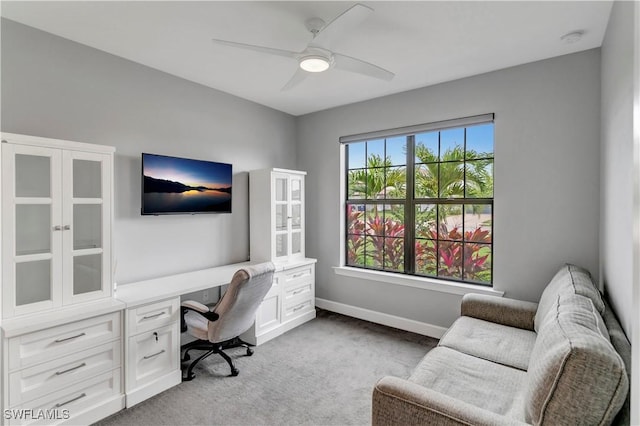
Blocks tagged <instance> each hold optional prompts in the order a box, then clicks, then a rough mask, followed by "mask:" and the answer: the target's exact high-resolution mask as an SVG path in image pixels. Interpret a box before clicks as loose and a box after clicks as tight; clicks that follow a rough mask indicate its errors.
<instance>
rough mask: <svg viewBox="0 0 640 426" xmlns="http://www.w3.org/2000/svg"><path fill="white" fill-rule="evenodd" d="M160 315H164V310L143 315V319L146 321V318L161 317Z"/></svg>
mask: <svg viewBox="0 0 640 426" xmlns="http://www.w3.org/2000/svg"><path fill="white" fill-rule="evenodd" d="M160 315H164V311H162V312H158V313H157V314H153V315H147V316H144V317H142V320H143V321H144V320H148V319H153V318H156V317H159V316H160Z"/></svg>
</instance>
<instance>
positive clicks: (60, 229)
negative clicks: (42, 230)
mask: <svg viewBox="0 0 640 426" xmlns="http://www.w3.org/2000/svg"><path fill="white" fill-rule="evenodd" d="M53 230H54V231H62V226H60V225H56V226H54V227H53Z"/></svg>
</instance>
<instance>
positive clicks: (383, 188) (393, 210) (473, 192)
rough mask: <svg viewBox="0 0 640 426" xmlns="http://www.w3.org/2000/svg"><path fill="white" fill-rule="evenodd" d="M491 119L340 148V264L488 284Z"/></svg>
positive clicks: (490, 267)
mask: <svg viewBox="0 0 640 426" xmlns="http://www.w3.org/2000/svg"><path fill="white" fill-rule="evenodd" d="M493 142H494V124H493V122H489V123H481V124H474V125H469V126H466V127H455V128H446V129H440V130H433V131H428V132H425V133H419V134H410V135H406V136H405V135H403V136H394V137H387V138H382V139H375V140H366V141H358V142H349V143H347V144H346V151H345V152H346V160H347V161H346V178H347V179H346V181H347V191H346V194H347V199H346V221H345V222H346V241H345V244H346V265H347V266H354V267H361V268H366V269H376V270H383V271H390V272H398V273H405V274H412V275H420V276H429V277H436V278H443V279H448V280H456V281H463V282H470V283H477V284H485V285H491V283H492V281H493V161H494V155H493V145H494V143H493Z"/></svg>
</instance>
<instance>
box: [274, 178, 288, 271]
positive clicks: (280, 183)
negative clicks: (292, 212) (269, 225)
mask: <svg viewBox="0 0 640 426" xmlns="http://www.w3.org/2000/svg"><path fill="white" fill-rule="evenodd" d="M274 179H275V180H274V187H275V188H274V189H275V196H274V198H275V200H274V208H275V229H274V232H275V257H276V258H284V257H287V256H288V255H289V199H290V197H289V179H288V176H286V175H276V176H275V178H274Z"/></svg>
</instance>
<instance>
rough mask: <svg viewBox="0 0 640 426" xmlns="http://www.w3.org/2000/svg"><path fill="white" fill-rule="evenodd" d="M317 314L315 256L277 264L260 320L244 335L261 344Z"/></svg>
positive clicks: (260, 309) (252, 342) (257, 314)
mask: <svg viewBox="0 0 640 426" xmlns="http://www.w3.org/2000/svg"><path fill="white" fill-rule="evenodd" d="M315 317H316V310H315V259H306V260H304V261H298V262H295V263H294V262H292V263H287V264H277V265H276V272H275V273H274V274H273V285H272V287H271V290H269V293H267V295H266V296H265V298H264V299H263V301H262V304H261V305H260V307H259V308H258V312H257V313H256V321H255V323H254V325H253V326H252V327H251V328H250V329H249V330H248V331H247V332H246V333H244V334H243V335H242V336H241V337H242V339H243V340H245V341H247V342H249V343H251V344H254V345H260V344H262V343H264V342H267V341H269V340H271V339H273V338H275V337H277V336H280V335H281V334H283V333H285V332H287V331H289V330H291V329H292V328H295V327H297V326H299V325H300V324H303V323H305V322H307V321H309V320H312V319H313V318H315Z"/></svg>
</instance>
